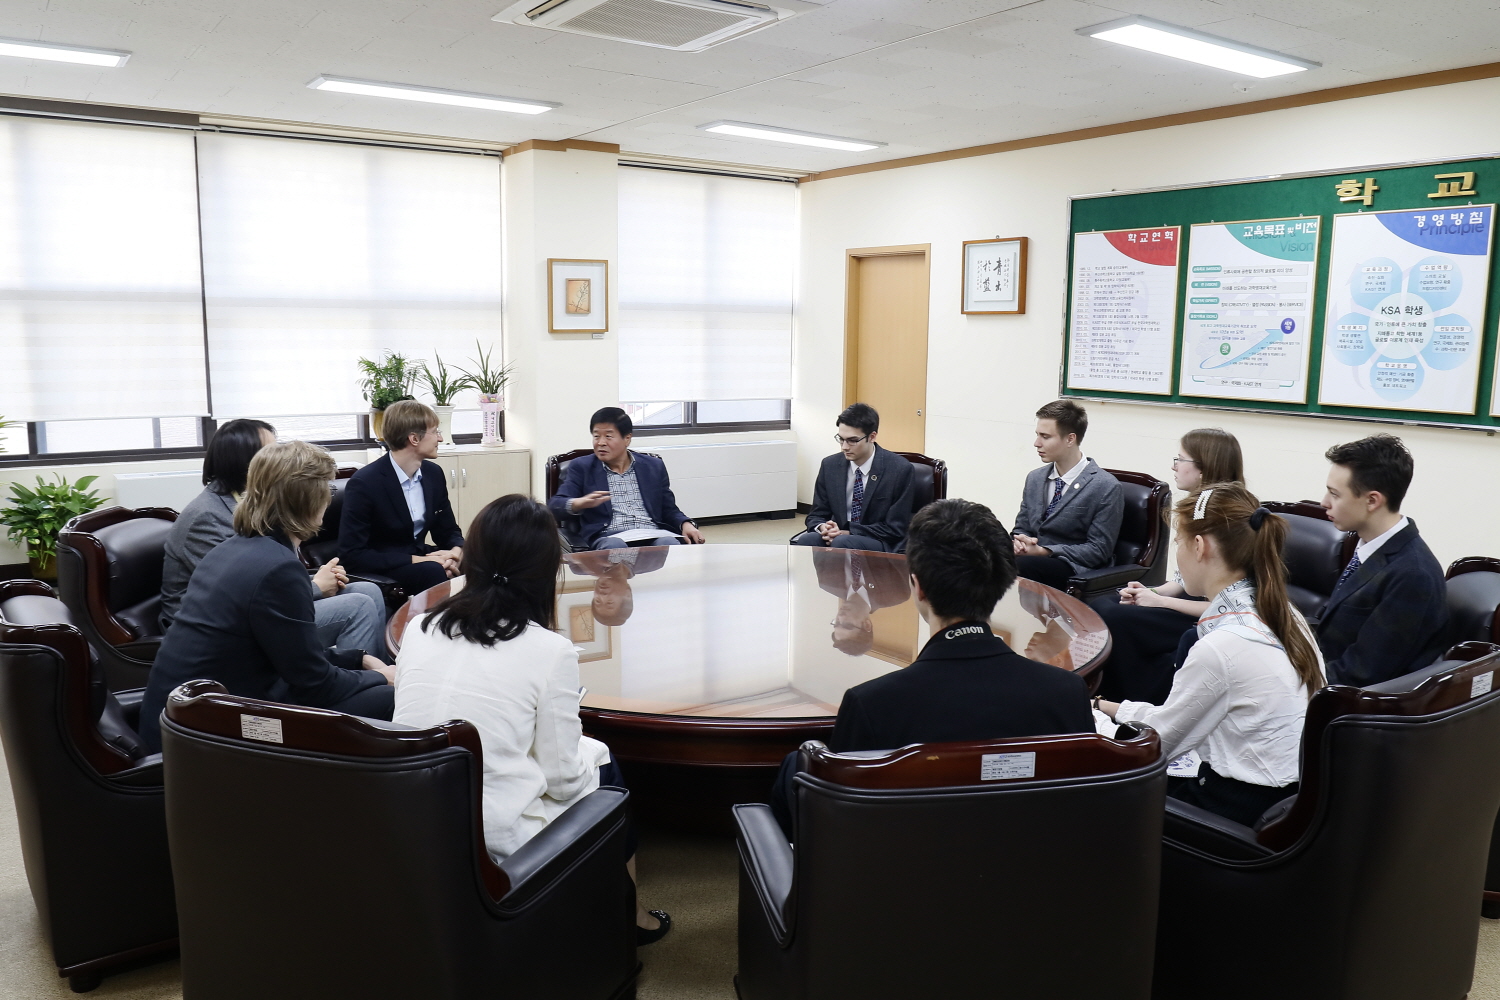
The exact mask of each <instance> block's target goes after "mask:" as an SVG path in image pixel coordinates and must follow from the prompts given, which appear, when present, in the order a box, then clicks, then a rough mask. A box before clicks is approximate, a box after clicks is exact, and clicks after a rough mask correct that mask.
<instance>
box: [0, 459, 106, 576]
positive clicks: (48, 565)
mask: <svg viewBox="0 0 1500 1000" xmlns="http://www.w3.org/2000/svg"><path fill="white" fill-rule="evenodd" d="M54 475H55V474H54ZM98 478H99V477H98V476H84V477H83V478H82V479H80V480H78V482H76V483H70V482H68V481H67V479H65V478H64V477H62V476H60V475H59V476H57V482H55V483H49V482H47V481H45V480H44V479H42V477H41V476H37V477H36V489H34V490H33V489H30V488H28V487H25V486H22V485H21V484H20V483H11V484H10V493H11V498H10V503H9V505H7V506H5V507H3V508H0V524H3V525H5V529H6V530H5V536H6V537H7V538H9V539H10V541H11V543H12V544H14V545H24V546H25V547H26V551H27V555H28V556H29V557H30V560H31V575H32V576H34V577H35V578H36V579H38V580H51V579H54V578H55V577H56V576H57V533H58V532H59V531H61V530H62V528H63V525H65V524H67V523H68V522H69V521H71V520H72V519H73V518H75V517H77V516H78V515H79V514H87V513H88V512H89V511H91V510H97V509H98V508H99V507H100V506H101V505H102V504H103V503H104V498H103V497H101V496H99V494H97V493H95V492H94V491H93V490H91V489H89V486H90V484H92V483H93V482H94V480H96V479H98Z"/></svg>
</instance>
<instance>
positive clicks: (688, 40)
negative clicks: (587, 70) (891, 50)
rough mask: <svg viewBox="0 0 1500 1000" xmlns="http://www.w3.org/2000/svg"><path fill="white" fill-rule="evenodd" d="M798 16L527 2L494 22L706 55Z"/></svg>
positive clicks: (714, 6) (679, 1)
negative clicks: (705, 50)
mask: <svg viewBox="0 0 1500 1000" xmlns="http://www.w3.org/2000/svg"><path fill="white" fill-rule="evenodd" d="M793 13H794V12H793V11H790V10H783V9H780V8H777V7H767V6H765V5H764V4H758V3H748V2H741V0H547V2H545V3H540V4H538V3H537V2H536V0H524V2H522V3H518V4H515V5H514V6H511V7H507V8H506V9H505V10H503V11H501V12H500V13H499V14H496V15H495V18H494V19H495V20H496V21H509V22H513V23H515V24H525V25H530V26H531V27H535V28H551V29H553V30H554V31H571V32H573V33H575V34H579V35H592V36H593V37H595V38H609V39H613V40H614V41H617V42H630V43H631V44H633V45H650V46H652V47H653V48H658V49H674V50H676V51H678V52H701V51H703V50H704V49H706V48H709V47H710V46H713V45H717V44H719V43H720V42H727V41H728V40H729V39H731V38H737V37H739V36H740V35H743V34H745V33H747V32H750V31H754V30H756V29H757V28H762V27H765V26H766V25H768V24H774V23H775V22H777V21H779V20H781V19H782V18H786V17H791V16H792V14H793Z"/></svg>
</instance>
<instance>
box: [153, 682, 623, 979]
mask: <svg viewBox="0 0 1500 1000" xmlns="http://www.w3.org/2000/svg"><path fill="white" fill-rule="evenodd" d="M164 714H165V717H164V719H163V721H162V754H163V759H164V765H165V771H166V777H167V783H168V784H169V786H170V787H171V789H172V794H171V796H170V797H169V798H168V801H167V829H168V830H169V831H170V834H171V838H172V871H173V874H174V875H175V877H176V883H177V902H178V908H179V910H180V912H181V914H182V986H183V994H184V995H185V996H203V997H214V998H216V1000H238V998H245V1000H251V998H255V1000H259V998H265V997H291V996H298V997H326V998H329V1000H334V998H339V997H348V998H351V1000H353V998H364V997H422V998H424V1000H438V998H465V1000H468V998H472V997H489V996H497V995H502V994H503V995H505V996H514V997H568V998H579V1000H594V998H597V1000H610V998H613V997H619V996H621V995H622V994H624V993H625V992H626V991H627V990H629V988H630V987H631V985H632V983H633V979H634V976H635V974H636V970H637V963H636V956H635V920H634V913H635V889H634V886H633V885H632V884H631V881H630V878H629V876H628V875H627V874H626V871H625V860H626V858H625V852H626V847H625V835H626V830H625V822H626V820H625V804H626V799H627V797H628V793H627V792H625V791H624V790H623V789H618V788H601V789H599V790H598V791H596V792H594V793H592V794H591V795H588V796H586V797H585V798H584V799H583V800H581V801H580V802H578V803H577V804H575V805H574V806H573V807H572V808H570V809H569V810H568V811H567V812H566V813H564V814H563V815H562V816H561V817H559V818H558V819H557V820H555V821H554V822H552V823H551V824H550V825H548V826H547V828H546V829H544V830H543V831H542V832H541V833H539V834H538V835H537V836H535V837H533V838H532V839H531V840H529V841H528V842H527V843H526V844H525V845H524V846H523V847H522V848H521V849H520V850H519V851H517V852H516V853H515V854H512V855H511V856H510V857H509V858H507V859H506V860H505V861H504V862H502V863H500V864H496V863H495V862H494V861H492V860H491V859H490V856H489V854H488V853H487V852H486V850H485V846H484V834H483V813H482V810H481V805H480V802H481V784H480V782H481V767H480V744H479V734H478V732H477V731H476V730H475V729H474V727H473V726H471V725H470V724H469V723H467V722H457V721H455V722H446V723H444V724H442V725H440V726H434V727H432V728H430V729H411V728H409V727H406V726H401V725H397V724H394V723H388V722H387V723H378V722H372V721H369V720H366V719H358V718H355V717H354V716H350V715H342V714H340V713H338V712H331V711H327V710H325V709H314V708H301V707H297V706H293V705H279V704H275V703H272V702H264V701H256V700H254V699H250V698H239V697H235V696H232V695H229V694H226V693H224V690H223V688H222V687H220V686H219V685H218V684H216V683H214V682H212V681H203V680H200V681H190V682H188V683H187V684H184V685H182V686H181V687H179V688H177V690H175V691H174V692H172V694H171V695H170V696H169V697H168V699H167V708H166V711H165V713H164Z"/></svg>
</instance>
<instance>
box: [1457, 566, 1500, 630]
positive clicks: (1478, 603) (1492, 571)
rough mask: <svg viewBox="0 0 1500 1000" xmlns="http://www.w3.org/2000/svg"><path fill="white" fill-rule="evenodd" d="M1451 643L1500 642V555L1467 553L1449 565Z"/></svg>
mask: <svg viewBox="0 0 1500 1000" xmlns="http://www.w3.org/2000/svg"><path fill="white" fill-rule="evenodd" d="M1447 589H1448V634H1447V636H1446V644H1447V645H1455V644H1457V643H1460V642H1470V641H1477V642H1500V559H1493V558H1490V557H1489V556H1466V557H1464V558H1463V559H1459V560H1457V561H1455V562H1454V563H1453V565H1452V566H1449V567H1448V588H1447Z"/></svg>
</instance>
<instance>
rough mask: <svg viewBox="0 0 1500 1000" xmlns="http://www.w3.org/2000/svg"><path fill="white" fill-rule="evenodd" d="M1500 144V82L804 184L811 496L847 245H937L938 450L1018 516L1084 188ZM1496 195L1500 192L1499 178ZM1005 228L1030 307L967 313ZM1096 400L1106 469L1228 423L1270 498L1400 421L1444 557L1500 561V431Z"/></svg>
mask: <svg viewBox="0 0 1500 1000" xmlns="http://www.w3.org/2000/svg"><path fill="white" fill-rule="evenodd" d="M1497 150H1500V81H1494V80H1487V81H1482V82H1476V83H1463V84H1453V85H1450V86H1445V87H1436V88H1429V89H1425V90H1414V91H1408V92H1406V93H1401V94H1393V95H1386V96H1381V97H1367V98H1360V99H1358V100H1351V101H1342V102H1338V103H1333V104H1323V105H1318V106H1315V107H1309V108H1301V109H1295V110H1290V111H1276V112H1268V113H1265V114H1260V115H1254V116H1246V117H1241V118H1232V119H1228V120H1225V121H1217V122H1206V123H1202V124H1197V125H1182V126H1177V127H1173V128H1167V129H1159V130H1154V131H1150V132H1138V133H1134V134H1130V135H1121V136H1113V137H1108V138H1102V139H1090V140H1086V141H1082V142H1074V143H1066V144H1062V145H1056V146H1046V147H1042V148H1037V149H1029V150H1021V151H1017V152H1011V153H997V154H992V155H989V156H981V157H971V158H968V159H960V160H949V161H946V162H942V163H933V164H926V165H923V166H915V167H904V168H900V169H895V170H884V171H875V172H871V173H867V174H857V175H853V176H849V177H840V178H834V179H830V180H822V181H814V182H812V183H808V184H804V185H803V186H802V227H803V229H802V275H801V282H800V286H801V301H800V313H799V322H798V339H797V342H796V360H797V365H796V383H795V393H796V397H795V402H794V405H793V409H792V422H793V429H794V430H795V431H797V434H798V438H799V440H800V441H802V442H803V443H804V448H803V450H802V453H801V455H800V462H801V470H800V471H801V474H800V477H799V480H800V485H799V495H800V496H801V497H802V499H803V500H807V499H809V498H810V497H811V494H812V485H813V481H814V478H815V476H816V471H817V462H818V460H819V458H821V456H822V454H823V451H824V450H825V449H823V448H822V447H821V446H808V445H807V443H808V442H814V441H816V442H821V441H822V440H823V439H824V438H825V437H826V436H827V431H828V429H829V427H831V425H832V423H833V419H834V417H835V415H836V414H837V413H838V411H839V409H840V407H841V404H842V402H843V400H842V393H843V384H842V370H841V365H840V364H837V363H831V362H830V359H838V358H841V357H842V352H843V337H844V266H845V263H844V261H845V258H844V252H845V250H847V249H850V248H853V247H873V246H892V245H899V244H910V243H931V244H932V255H933V259H932V293H931V311H930V316H929V358H928V365H927V413H928V419H927V454H929V455H933V456H936V457H938V458H942V459H945V460H946V461H947V463H948V467H949V470H950V476H949V495H950V496H957V497H966V498H968V499H971V500H976V501H979V502H981V503H985V504H987V505H989V506H991V507H993V508H994V509H995V511H996V513H997V514H998V515H999V516H1000V519H1001V520H1002V521H1003V522H1005V523H1006V524H1009V523H1011V521H1012V520H1013V519H1014V517H1015V513H1016V510H1017V508H1018V507H1019V505H1020V487H1021V481H1022V478H1023V477H1024V475H1025V474H1026V472H1027V471H1029V470H1030V469H1031V468H1033V467H1034V466H1035V464H1036V455H1035V453H1034V452H1033V451H1032V450H1031V441H1032V427H1033V424H1034V418H1033V414H1034V413H1035V411H1036V408H1037V407H1038V406H1039V405H1041V404H1042V403H1045V402H1047V401H1049V400H1051V399H1052V398H1054V394H1055V392H1056V390H1057V386H1058V372H1059V366H1060V363H1061V355H1062V330H1063V313H1064V308H1065V293H1066V261H1067V240H1068V200H1067V199H1068V197H1069V196H1070V195H1078V194H1089V193H1096V192H1101V191H1110V190H1122V191H1123V190H1129V189H1133V188H1143V187H1158V186H1165V185H1176V184H1197V183H1204V182H1209V181H1216V180H1227V179H1234V178H1241V177H1254V176H1262V175H1266V174H1277V173H1292V172H1300V171H1322V170H1330V171H1337V170H1343V169H1346V168H1350V167H1356V166H1363V165H1367V164H1376V163H1391V162H1399V161H1407V160H1443V159H1457V158H1462V157H1466V156H1472V155H1475V154H1481V153H1489V152H1495V151H1497ZM1479 194H1480V197H1481V198H1483V199H1489V200H1493V199H1497V198H1500V190H1496V191H1480V192H1479ZM1329 195H1330V198H1331V197H1332V186H1331V185H1330V189H1329ZM1377 207H1378V206H1377ZM994 236H1029V237H1030V238H1031V257H1030V272H1031V273H1030V283H1029V287H1028V293H1027V314H1026V315H1025V316H964V315H962V314H961V313H960V312H959V306H958V301H959V280H960V250H961V244H962V242H963V241H964V240H972V239H986V238H990V237H994ZM1495 293H1500V289H1497V290H1495ZM1492 294H1494V293H1492ZM1491 335H1493V333H1492V332H1491ZM1087 406H1088V410H1089V419H1090V429H1089V434H1088V438H1087V440H1086V441H1085V449H1084V450H1085V452H1086V453H1087V454H1089V455H1090V456H1091V457H1093V458H1096V459H1098V460H1099V462H1100V463H1101V464H1102V465H1106V466H1110V467H1114V468H1123V469H1134V470H1139V471H1143V472H1149V473H1151V474H1153V475H1155V476H1157V477H1158V478H1160V479H1163V480H1168V481H1170V471H1171V466H1170V460H1171V458H1172V456H1173V455H1174V454H1175V451H1176V447H1177V440H1178V438H1179V437H1180V436H1181V435H1182V433H1183V432H1184V431H1187V430H1189V429H1191V428H1193V427H1200V426H1222V427H1224V428H1226V429H1228V430H1230V431H1231V432H1233V433H1234V434H1236V435H1237V436H1238V437H1239V439H1240V442H1241V444H1242V445H1243V447H1244V449H1245V456H1246V478H1247V480H1248V485H1249V486H1250V488H1251V490H1253V491H1254V492H1256V493H1257V494H1258V495H1259V496H1261V497H1262V498H1263V499H1269V500H1300V499H1304V498H1311V499H1317V498H1319V497H1320V496H1321V495H1322V484H1323V481H1324V476H1325V473H1326V470H1327V463H1326V462H1324V460H1323V457H1322V456H1323V452H1324V450H1325V449H1327V447H1328V446H1329V445H1331V444H1334V443H1336V442H1339V441H1348V440H1353V439H1355V438H1359V437H1363V436H1365V435H1366V434H1371V433H1376V432H1379V431H1391V432H1393V433H1397V434H1399V435H1400V436H1401V437H1402V438H1403V439H1404V440H1405V441H1406V444H1407V446H1408V447H1409V448H1410V449H1411V451H1412V453H1413V454H1414V456H1415V457H1416V463H1417V476H1416V480H1415V481H1414V482H1413V484H1412V488H1411V492H1410V493H1409V494H1408V496H1407V500H1406V503H1405V505H1404V509H1405V511H1406V512H1407V513H1408V514H1410V515H1411V516H1412V518H1414V519H1415V520H1416V521H1417V522H1418V523H1419V525H1420V526H1421V529H1422V532H1423V535H1424V536H1425V537H1426V538H1427V540H1428V543H1429V544H1430V545H1431V546H1432V548H1433V551H1434V552H1435V553H1436V554H1437V557H1438V559H1439V560H1440V561H1442V562H1443V563H1444V564H1445V565H1446V564H1447V563H1448V562H1449V561H1451V560H1453V559H1456V558H1458V557H1459V556H1464V555H1481V554H1488V555H1500V524H1497V519H1496V518H1494V517H1493V516H1492V514H1493V511H1494V510H1495V501H1494V497H1495V496H1496V495H1497V493H1500V440H1497V439H1496V437H1495V435H1494V434H1493V433H1489V432H1483V431H1468V430H1446V429H1434V428H1418V427H1393V426H1391V425H1389V424H1377V423H1371V422H1366V421H1344V420H1331V419H1319V418H1312V417H1306V416H1302V417H1294V416H1280V415H1277V416H1264V415H1258V414H1245V413H1234V412H1224V411H1213V410H1205V409H1199V408H1190V407H1181V408H1178V407H1166V406H1148V405H1140V404H1131V403H1099V402H1090V403H1088V404H1087Z"/></svg>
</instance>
